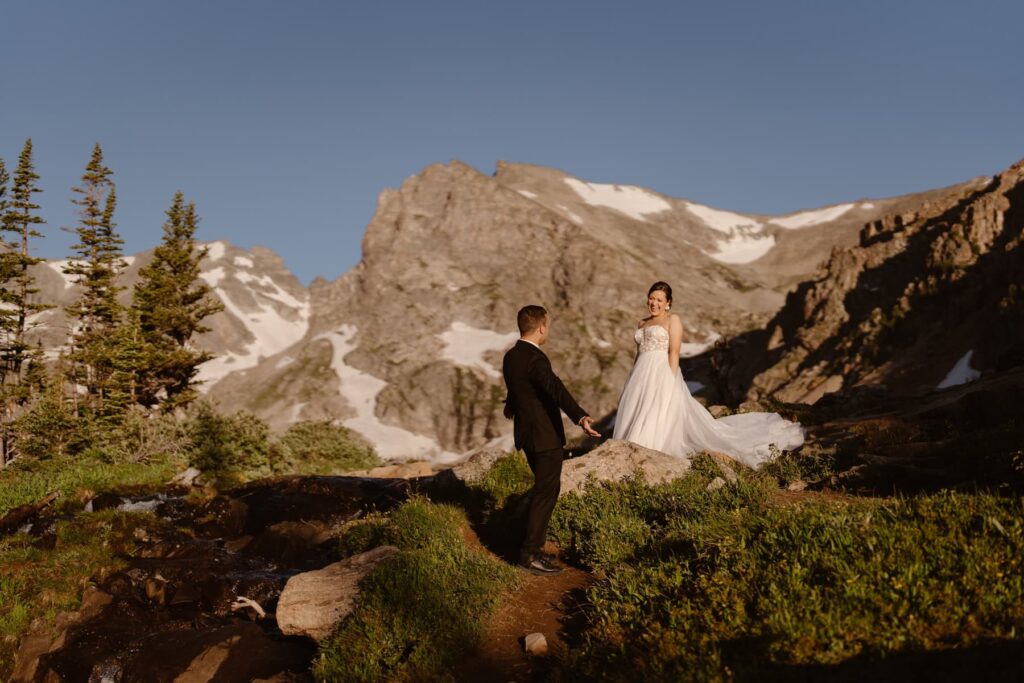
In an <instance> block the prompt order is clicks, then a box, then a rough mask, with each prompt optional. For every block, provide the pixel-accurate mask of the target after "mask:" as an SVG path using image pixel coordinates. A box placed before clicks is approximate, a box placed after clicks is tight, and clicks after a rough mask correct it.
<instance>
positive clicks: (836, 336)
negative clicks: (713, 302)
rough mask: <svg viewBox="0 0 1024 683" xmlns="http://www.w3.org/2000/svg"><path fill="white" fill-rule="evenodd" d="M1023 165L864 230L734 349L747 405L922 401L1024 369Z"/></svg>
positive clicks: (953, 190) (736, 373)
mask: <svg viewBox="0 0 1024 683" xmlns="http://www.w3.org/2000/svg"><path fill="white" fill-rule="evenodd" d="M1022 231H1024V162H1022V163H1018V164H1016V165H1014V166H1013V167H1011V168H1010V169H1008V170H1007V171H1005V172H1004V173H1001V174H999V175H997V176H995V177H992V178H983V179H979V180H977V181H975V182H973V183H969V184H965V185H960V186H956V187H954V188H950V189H949V190H947V191H945V192H943V193H938V194H933V195H932V197H931V198H930V199H929V201H927V202H925V203H923V204H921V205H920V206H918V207H917V208H916V209H915V210H913V211H910V210H904V211H902V212H900V213H894V214H889V215H886V216H884V217H882V218H880V219H878V220H875V221H872V222H869V223H867V224H866V225H865V226H864V227H863V229H862V230H861V233H860V241H859V243H858V244H857V245H854V246H851V247H848V248H843V249H840V248H837V249H835V250H834V251H833V253H832V255H831V257H830V258H829V260H828V262H827V263H826V264H825V265H824V266H823V267H822V269H821V270H820V271H819V272H818V273H817V274H816V275H815V276H814V277H813V278H811V279H810V280H808V281H806V282H804V283H803V284H801V285H800V286H799V287H798V288H797V289H796V291H794V292H792V293H791V294H790V295H789V296H788V297H787V300H786V305H785V306H784V307H783V309H782V310H781V311H780V312H779V313H778V314H777V315H776V316H775V317H774V318H773V319H772V320H771V321H770V322H769V323H768V325H767V326H766V328H765V331H764V332H759V333H754V334H751V335H747V336H746V338H744V339H740V340H737V342H736V349H735V350H734V355H736V356H739V357H742V358H743V359H745V360H744V362H743V363H740V364H738V365H737V367H736V368H735V369H734V370H733V376H732V381H733V382H734V383H736V384H738V385H740V386H741V387H743V388H745V389H746V390H747V392H748V395H749V396H751V397H756V396H765V395H773V396H775V397H776V398H778V399H781V400H784V401H792V402H804V403H813V402H815V401H817V400H818V399H820V398H821V397H822V396H823V395H825V394H827V393H830V392H835V391H838V390H840V389H847V388H851V387H855V386H864V385H879V386H882V387H885V389H886V390H887V391H896V392H904V393H920V392H926V391H930V390H934V389H936V388H943V387H946V386H951V385H953V384H957V383H960V382H962V381H967V380H968V379H973V378H976V377H977V376H979V375H980V374H982V373H985V372H990V371H1003V370H1006V369H1008V368H1011V367H1014V366H1016V365H1019V364H1021V363H1024V296H1022V294H1021V292H1022V291H1024V289H1022V288H1024V282H1022V280H1021V276H1020V274H1021V273H1022V272H1024V249H1022V246H1021V241H1022Z"/></svg>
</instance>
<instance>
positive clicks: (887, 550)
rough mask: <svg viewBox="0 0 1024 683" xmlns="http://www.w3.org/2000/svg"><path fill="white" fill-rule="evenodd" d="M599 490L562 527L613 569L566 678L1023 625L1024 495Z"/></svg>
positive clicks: (789, 656) (766, 487)
mask: <svg viewBox="0 0 1024 683" xmlns="http://www.w3.org/2000/svg"><path fill="white" fill-rule="evenodd" d="M696 469H697V473H696V474H695V475H694V476H691V477H688V478H686V479H683V480H679V481H677V482H674V483H671V484H667V485H662V486H656V487H648V486H646V485H645V484H644V483H643V482H642V481H637V480H634V481H627V482H624V483H621V484H618V485H602V486H597V487H591V488H590V489H589V490H588V491H587V492H586V493H585V494H584V495H583V496H577V495H575V494H574V495H571V496H568V497H567V498H566V499H563V501H562V502H560V503H559V506H558V508H557V510H556V513H555V518H554V520H553V525H552V532H553V534H554V536H555V537H556V538H557V540H558V542H559V543H560V544H561V545H562V547H563V548H564V549H565V550H566V551H567V552H568V554H569V555H570V557H572V558H574V559H575V560H576V561H577V562H579V563H581V564H584V565H587V566H590V567H593V568H595V569H597V570H599V571H600V573H602V574H603V576H604V579H603V580H601V581H599V582H598V583H597V584H595V586H594V587H592V588H591V589H590V590H589V591H588V594H587V597H586V600H585V601H584V606H583V608H582V609H583V613H582V618H581V623H582V624H584V626H583V627H582V629H581V632H580V633H579V634H578V637H577V639H576V642H575V643H574V647H573V649H572V651H571V653H570V654H569V655H568V656H567V657H566V658H565V659H564V661H563V662H562V663H561V664H562V674H563V676H564V678H565V679H567V680H580V679H582V680H588V679H589V680H620V679H624V678H630V679H633V680H640V679H643V680H723V679H731V678H733V677H734V676H735V677H736V678H738V679H742V678H748V679H752V680H756V679H759V678H763V677H768V676H771V675H778V674H779V672H780V671H786V670H794V669H795V668H799V667H812V666H817V667H826V668H827V667H829V666H835V665H837V664H839V663H842V662H846V661H849V660H851V659H853V658H860V659H861V660H868V661H877V660H880V659H882V658H884V657H886V656H890V655H892V654H894V653H900V652H908V651H923V650H937V649H948V648H952V647H967V646H971V645H972V644H975V643H978V642H982V641H984V640H986V639H990V640H991V639H1020V638H1022V637H1024V567H1022V559H1021V558H1024V521H1022V520H1024V499H1021V498H1000V497H995V496H990V495H982V494H975V495H966V494H953V493H939V494H931V495H927V496H920V497H916V498H908V499H885V500H861V501H853V502H851V501H844V500H839V499H836V500H831V501H830V500H828V499H823V498H820V497H813V496H809V497H806V500H807V502H803V503H797V504H792V503H791V504H785V505H784V504H780V501H779V500H778V497H777V496H776V495H775V480H774V477H771V476H766V475H748V476H744V477H743V478H742V479H741V482H740V484H739V485H738V486H736V487H726V488H723V489H720V490H718V491H715V492H708V491H706V490H705V488H704V487H705V486H706V484H707V482H708V480H709V475H708V474H705V473H703V472H701V471H700V469H699V468H696Z"/></svg>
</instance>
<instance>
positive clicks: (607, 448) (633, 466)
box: [559, 439, 690, 496]
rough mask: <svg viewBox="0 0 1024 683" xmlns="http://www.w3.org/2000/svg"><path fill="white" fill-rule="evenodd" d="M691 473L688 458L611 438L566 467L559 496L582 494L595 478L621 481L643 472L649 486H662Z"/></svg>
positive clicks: (571, 461) (567, 461) (568, 463)
mask: <svg viewBox="0 0 1024 683" xmlns="http://www.w3.org/2000/svg"><path fill="white" fill-rule="evenodd" d="M689 470H690V461H689V459H687V458H676V457H673V456H671V455H669V454H667V453H662V452H661V451H655V450H651V449H650V448H644V447H643V446H638V445H636V444H634V443H630V442H628V441H619V440H617V439H609V440H608V441H606V442H604V443H603V444H601V445H600V446H598V447H597V448H595V449H594V450H592V451H590V452H589V453H587V454H586V455H584V456H581V457H579V458H572V459H570V460H566V461H565V462H564V463H563V464H562V491H561V493H560V494H559V495H563V496H564V495H566V494H567V493H570V492H579V491H582V490H583V488H584V485H585V484H586V482H587V480H588V479H589V478H591V477H593V478H594V479H596V480H597V481H621V480H622V479H625V478H626V477H630V476H632V475H634V474H635V473H636V472H637V471H640V472H642V473H643V475H644V478H645V480H646V481H647V483H648V484H660V483H663V482H667V481H672V480H673V479H678V478H679V477H682V476H684V475H685V474H686V473H687V472H688V471H689Z"/></svg>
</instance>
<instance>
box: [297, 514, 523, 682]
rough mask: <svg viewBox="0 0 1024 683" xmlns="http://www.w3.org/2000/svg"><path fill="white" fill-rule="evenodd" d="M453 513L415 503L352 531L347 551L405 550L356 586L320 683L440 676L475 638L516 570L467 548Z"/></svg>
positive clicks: (329, 644) (327, 648)
mask: <svg viewBox="0 0 1024 683" xmlns="http://www.w3.org/2000/svg"><path fill="white" fill-rule="evenodd" d="M466 524H467V522H466V518H465V515H464V514H463V513H462V512H461V511H460V510H458V509H457V508H454V507H451V506H448V505H436V504H432V503H430V502H428V501H427V500H426V499H423V498H413V499H412V500H410V501H409V502H407V503H405V504H404V505H402V506H401V507H399V508H397V509H396V510H394V511H392V512H391V513H390V514H388V515H378V516H375V517H373V518H370V519H368V520H365V521H361V522H359V523H357V524H354V525H352V526H351V527H349V529H348V530H347V531H346V533H345V534H344V535H343V536H342V539H341V548H342V552H343V553H345V554H351V553H354V552H362V551H365V550H368V549H369V548H371V547H375V546H378V545H383V544H390V545H396V546H398V547H399V548H401V549H402V550H403V552H402V554H401V555H399V556H398V557H396V558H393V559H391V560H389V561H387V562H385V563H384V564H382V565H381V566H380V567H378V568H377V569H376V570H375V571H374V572H373V573H372V574H370V575H369V576H368V577H367V578H366V579H365V580H364V581H363V583H362V586H361V590H360V595H359V605H358V607H357V609H356V611H355V612H354V613H353V614H352V615H351V616H349V617H348V618H347V619H345V621H343V622H342V623H341V625H340V626H339V628H338V630H337V631H336V632H335V633H334V634H333V635H332V636H331V637H330V638H329V639H328V640H326V641H325V642H324V643H322V644H321V648H320V654H319V656H318V658H317V661H316V663H315V665H314V673H315V675H316V677H317V679H318V680H324V681H340V680H343V681H383V680H388V681H421V680H438V679H443V678H445V677H446V676H447V675H448V673H447V672H449V671H450V670H451V668H452V666H453V665H454V664H455V663H456V662H457V661H458V660H459V659H460V658H461V657H462V656H463V655H464V654H465V653H466V652H468V651H469V650H470V649H472V648H473V647H474V646H475V645H476V644H477V643H478V641H479V638H480V635H481V632H482V628H483V623H484V619H483V617H484V616H485V615H486V614H487V613H488V612H489V611H490V610H491V609H493V608H494V607H495V606H496V605H497V603H498V600H499V599H500V596H501V595H502V594H503V593H504V592H505V591H506V590H508V589H509V588H511V587H513V586H514V585H515V583H516V574H515V570H514V569H513V568H512V567H510V566H508V565H506V564H503V563H502V562H500V561H498V560H496V559H495V558H493V557H492V556H490V555H488V554H487V553H486V552H484V551H482V550H480V549H477V548H471V547H470V546H469V545H468V544H467V542H466V539H465V537H464V536H463V531H462V529H463V528H464V527H465V526H466Z"/></svg>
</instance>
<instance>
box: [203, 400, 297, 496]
mask: <svg viewBox="0 0 1024 683" xmlns="http://www.w3.org/2000/svg"><path fill="white" fill-rule="evenodd" d="M186 429H187V430H188V435H189V438H190V439H191V448H190V453H189V460H190V464H191V465H192V466H193V467H196V468H198V469H200V470H202V471H203V472H209V473H211V474H213V475H215V476H216V477H217V478H218V480H220V481H221V482H223V483H233V482H238V481H242V480H244V479H248V478H256V477H261V476H267V475H269V474H273V473H275V472H278V471H281V470H284V469H286V468H287V462H288V455H287V453H286V452H285V451H284V449H283V448H282V447H281V446H280V445H278V444H277V443H276V442H274V441H272V440H271V438H270V427H269V426H268V425H267V423H266V422H264V421H263V420H261V419H260V418H259V417H257V416H255V415H253V414H252V413H248V412H245V411H239V412H237V413H235V414H234V415H222V414H220V413H218V412H217V411H216V410H214V409H213V407H212V406H210V405H209V404H208V403H200V404H198V405H197V406H196V407H195V409H194V413H193V415H192V416H191V418H190V419H189V420H188V422H187V425H186Z"/></svg>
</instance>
